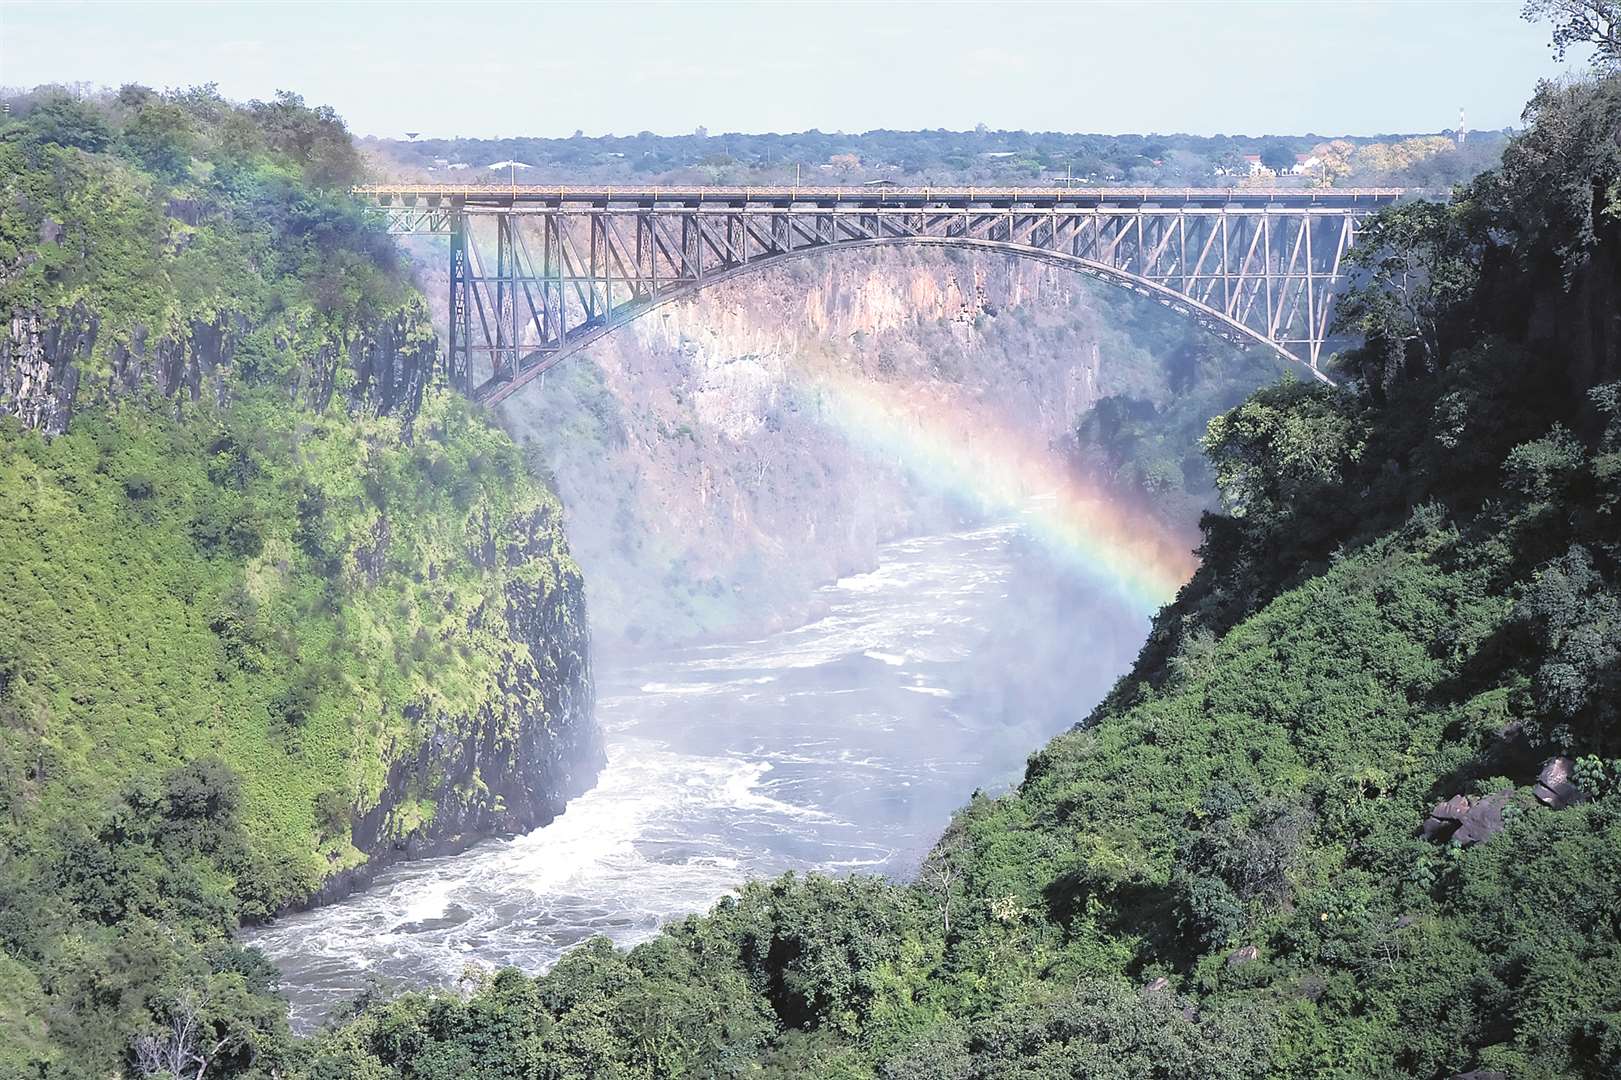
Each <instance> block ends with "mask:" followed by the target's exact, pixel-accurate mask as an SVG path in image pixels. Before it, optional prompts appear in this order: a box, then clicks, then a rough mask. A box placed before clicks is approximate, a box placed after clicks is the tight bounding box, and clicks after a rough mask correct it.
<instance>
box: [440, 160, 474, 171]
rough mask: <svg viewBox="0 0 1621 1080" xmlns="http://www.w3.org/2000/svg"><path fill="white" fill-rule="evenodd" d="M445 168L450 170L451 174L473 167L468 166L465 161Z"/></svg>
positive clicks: (454, 162) (453, 163)
mask: <svg viewBox="0 0 1621 1080" xmlns="http://www.w3.org/2000/svg"><path fill="white" fill-rule="evenodd" d="M445 168H447V169H449V170H450V171H451V172H457V171H459V170H461V169H471V168H472V166H471V165H469V164H467V162H465V161H453V162H451V163H450V164H449V165H446V166H445Z"/></svg>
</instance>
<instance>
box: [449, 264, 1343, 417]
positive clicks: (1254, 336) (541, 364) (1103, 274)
mask: <svg viewBox="0 0 1621 1080" xmlns="http://www.w3.org/2000/svg"><path fill="white" fill-rule="evenodd" d="M880 246H909V247H939V248H958V249H967V250H976V251H993V252H999V253H1002V254H1006V255H1015V256H1019V257H1021V258H1028V259H1033V260H1035V261H1037V262H1042V263H1046V264H1047V265H1049V266H1058V267H1062V268H1063V269H1066V270H1071V271H1075V272H1078V273H1081V274H1085V275H1087V276H1089V277H1092V278H1094V279H1096V280H1099V281H1104V282H1107V283H1109V284H1111V285H1114V286H1116V287H1119V288H1124V289H1128V290H1130V291H1132V292H1134V293H1136V294H1138V295H1140V296H1144V297H1147V298H1148V299H1151V300H1154V301H1156V302H1158V303H1160V304H1163V305H1164V306H1166V307H1168V308H1170V309H1172V310H1173V311H1175V312H1177V313H1178V314H1180V315H1184V316H1186V317H1189V318H1192V319H1193V320H1194V321H1195V322H1197V323H1199V324H1200V325H1202V326H1204V327H1205V328H1206V329H1208V330H1210V331H1212V332H1213V333H1215V334H1217V335H1218V336H1220V337H1222V338H1223V339H1225V340H1228V341H1232V342H1235V343H1239V344H1244V345H1255V346H1259V347H1261V348H1263V349H1267V350H1269V351H1270V352H1272V353H1274V354H1275V355H1277V356H1278V357H1279V358H1281V359H1282V360H1284V361H1286V362H1287V363H1288V364H1290V365H1291V366H1293V367H1295V368H1300V369H1304V371H1305V372H1306V373H1307V374H1309V375H1310V376H1311V377H1312V378H1315V379H1317V380H1319V381H1321V382H1325V383H1331V381H1332V380H1330V379H1329V378H1328V376H1326V375H1324V374H1323V373H1322V372H1321V371H1318V370H1317V369H1316V368H1315V367H1312V366H1311V365H1309V364H1308V363H1306V362H1305V361H1303V360H1302V359H1301V358H1300V357H1298V356H1296V355H1294V354H1293V353H1291V352H1289V351H1288V350H1287V349H1285V348H1283V347H1282V346H1281V345H1279V344H1278V343H1277V342H1276V341H1272V340H1270V339H1268V338H1266V337H1264V336H1262V335H1261V334H1260V333H1259V332H1257V331H1256V330H1254V329H1253V328H1251V327H1249V326H1245V325H1244V324H1243V323H1241V322H1238V321H1237V320H1235V319H1233V318H1231V317H1229V316H1228V315H1226V314H1225V313H1223V312H1221V311H1218V310H1216V309H1215V308H1212V307H1210V306H1208V305H1206V304H1203V303H1201V302H1200V301H1198V300H1195V299H1193V298H1191V297H1188V296H1184V295H1182V294H1181V293H1178V292H1176V291H1174V290H1173V289H1170V288H1167V287H1166V286H1165V285H1163V284H1161V283H1159V282H1156V281H1152V280H1149V279H1148V278H1144V277H1140V276H1138V275H1136V274H1132V273H1130V272H1128V271H1125V270H1121V269H1119V268H1117V267H1110V266H1106V265H1104V264H1102V263H1098V262H1094V261H1092V260H1090V259H1085V258H1081V257H1080V256H1076V255H1068V254H1065V253H1063V252H1056V251H1045V250H1042V249H1040V248H1033V247H1028V246H1025V245H1022V244H1009V243H1002V242H998V241H994V240H976V239H972V238H966V237H964V238H952V237H930V236H915V237H888V238H885V239H873V240H848V241H845V242H843V243H839V244H829V245H824V246H818V247H807V248H799V249H796V250H794V251H792V252H783V253H781V254H776V255H771V256H768V257H766V258H761V259H756V260H754V261H752V262H748V263H741V264H738V265H736V266H732V267H729V268H727V269H725V270H722V271H718V272H716V273H714V274H711V275H709V276H706V277H704V278H701V279H698V280H694V281H692V282H689V283H687V284H684V285H682V286H678V287H676V288H672V289H668V290H665V291H663V292H661V293H660V294H659V295H657V296H655V297H652V298H650V299H648V300H646V301H643V302H641V303H638V304H635V305H626V306H625V307H621V308H617V309H615V311H614V312H613V313H612V314H611V315H610V316H609V317H607V318H606V319H604V320H603V321H601V322H598V323H595V324H592V325H588V326H582V327H580V328H579V330H578V331H577V332H576V333H574V334H571V335H570V336H569V338H568V339H567V340H566V341H565V342H564V343H563V345H562V347H561V348H559V349H557V350H555V351H553V352H550V353H547V354H546V355H545V356H544V357H543V358H540V359H538V360H537V361H536V362H534V363H532V364H530V365H528V366H521V367H520V370H519V371H518V372H517V373H516V374H515V375H514V376H513V377H511V378H508V379H502V380H499V381H497V380H494V379H491V380H489V381H487V382H485V383H483V384H480V385H478V386H475V387H473V396H474V398H475V399H476V400H478V401H479V402H481V403H483V404H486V405H495V404H497V403H499V402H500V401H502V400H504V399H505V398H507V397H509V396H511V395H512V394H513V393H515V392H516V391H517V390H518V389H520V388H521V387H523V386H524V385H525V384H527V383H529V382H531V381H532V380H534V379H536V378H538V377H539V376H541V375H543V374H545V373H546V372H547V371H550V370H551V369H552V368H554V367H556V366H558V365H559V364H561V363H563V362H564V361H566V360H568V359H570V358H571V357H574V356H576V355H578V354H579V353H581V352H583V351H585V350H586V349H587V348H589V347H590V346H591V345H592V344H594V343H595V342H597V341H600V340H601V339H602V338H604V337H606V336H608V335H609V334H611V333H613V332H614V331H615V330H619V329H622V328H623V327H625V326H628V325H630V324H631V323H633V322H635V321H636V320H637V319H640V318H641V317H642V316H644V315H648V314H651V313H652V312H654V311H657V310H658V309H659V308H662V307H664V306H665V305H667V304H672V303H678V302H681V301H684V300H690V299H692V298H693V297H695V296H697V295H698V294H699V293H701V292H703V291H704V290H706V289H708V288H710V287H711V286H715V285H721V284H724V283H726V282H728V281H732V280H735V279H736V278H739V277H744V276H747V275H748V274H750V273H755V272H758V271H763V270H769V269H771V268H772V267H775V266H781V265H783V264H784V263H785V262H788V261H790V260H799V259H803V258H807V257H810V256H813V255H821V254H824V253H827V252H829V251H846V250H850V249H855V248H864V247H880Z"/></svg>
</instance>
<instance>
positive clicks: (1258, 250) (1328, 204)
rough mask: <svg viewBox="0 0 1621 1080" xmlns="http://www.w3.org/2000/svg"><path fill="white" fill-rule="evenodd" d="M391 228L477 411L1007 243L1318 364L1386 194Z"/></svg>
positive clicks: (618, 212) (614, 203)
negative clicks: (859, 277)
mask: <svg viewBox="0 0 1621 1080" xmlns="http://www.w3.org/2000/svg"><path fill="white" fill-rule="evenodd" d="M357 191H358V193H359V194H361V195H363V196H365V197H367V198H368V199H369V200H370V201H371V204H372V206H373V207H374V209H375V212H377V213H379V214H381V215H382V216H383V217H384V218H385V219H386V221H387V224H388V227H389V230H390V231H391V232H395V233H401V234H407V233H428V234H443V235H447V236H448V237H449V238H450V255H449V259H450V335H449V338H450V339H449V347H448V353H447V366H448V373H449V377H450V379H451V381H452V382H453V383H454V384H455V385H457V386H458V387H460V388H462V389H463V390H464V391H466V392H467V393H468V394H470V395H471V396H473V397H474V398H475V399H477V400H479V401H483V402H486V403H489V404H493V403H495V402H497V401H499V400H500V399H502V398H504V397H506V396H507V395H508V394H510V393H512V392H513V391H514V390H515V389H517V388H518V387H519V386H521V385H523V384H524V383H526V382H528V381H530V380H531V379H533V378H535V377H537V376H539V375H540V374H542V373H543V372H545V371H546V370H548V369H549V368H551V367H553V366H555V365H556V364H558V363H561V362H562V361H563V360H565V359H567V358H568V357H569V356H572V355H573V354H574V353H576V352H578V351H580V350H581V349H582V348H584V347H585V346H587V345H588V344H590V343H591V342H592V341H594V340H596V339H597V338H598V337H601V336H602V335H603V334H606V333H607V332H609V331H611V330H613V329H614V328H616V327H618V326H621V325H623V324H625V323H627V322H629V321H630V320H632V319H634V318H636V317H637V316H639V315H642V314H644V313H646V312H647V311H649V310H651V309H652V308H654V307H657V306H658V305H660V304H662V303H665V302H667V301H670V300H674V299H679V298H682V297H687V296H691V295H692V294H693V293H695V292H696V291H697V290H698V289H701V288H703V287H705V286H707V285H710V284H714V283H716V282H719V281H722V280H724V279H726V278H729V277H733V276H735V275H737V274H740V273H744V272H746V271H748V270H749V269H751V268H754V267H759V266H764V265H769V264H772V263H776V262H780V261H782V260H785V259H789V258H797V257H800V256H803V255H808V254H811V253H813V252H817V251H822V250H826V249H830V248H847V247H860V246H870V245H876V244H922V245H938V246H953V247H966V248H981V249H987V250H996V251H1004V252H1008V253H1011V254H1016V255H1021V256H1025V257H1029V258H1035V259H1039V260H1042V261H1046V262H1048V263H1052V264H1056V265H1060V266H1065V267H1068V268H1070V269H1073V270H1077V271H1079V272H1081V273H1084V274H1089V275H1091V276H1093V277H1096V278H1098V279H1100V280H1104V281H1108V282H1111V283H1113V284H1116V285H1120V286H1123V287H1125V288H1128V289H1131V290H1132V291H1134V292H1136V293H1138V294H1140V295H1142V296H1146V297H1149V298H1151V299H1153V300H1156V301H1158V302H1160V303H1162V304H1165V305H1166V306H1168V307H1170V308H1172V309H1173V310H1175V311H1177V312H1179V313H1180V314H1183V315H1185V316H1187V317H1189V318H1192V319H1194V320H1196V321H1198V322H1200V323H1201V324H1203V325H1205V326H1207V327H1208V328H1210V329H1211V330H1212V331H1214V332H1215V333H1217V334H1219V335H1221V336H1223V337H1225V338H1227V339H1229V340H1232V341H1235V342H1239V343H1247V344H1259V345H1261V346H1264V347H1266V348H1269V349H1272V350H1273V351H1275V352H1277V353H1279V354H1281V355H1282V356H1284V357H1286V358H1288V359H1289V360H1291V361H1296V362H1298V363H1300V364H1302V365H1304V366H1305V367H1306V368H1307V369H1308V370H1309V371H1310V372H1311V373H1312V374H1313V375H1316V376H1317V377H1318V378H1322V377H1323V376H1322V374H1321V372H1320V371H1319V369H1318V364H1319V361H1320V359H1321V353H1322V349H1323V344H1324V341H1325V339H1326V338H1327V337H1328V331H1329V326H1330V319H1331V312H1332V308H1333V302H1334V297H1335V295H1336V292H1337V290H1338V289H1339V288H1340V287H1341V286H1342V284H1343V282H1344V279H1345V271H1344V260H1345V255H1346V252H1347V251H1348V250H1349V249H1350V247H1351V245H1352V244H1353V243H1354V242H1355V239H1356V234H1357V228H1358V223H1359V222H1360V220H1361V219H1362V218H1363V217H1365V216H1366V215H1367V214H1369V213H1371V212H1373V211H1374V210H1375V209H1377V208H1378V207H1379V206H1380V205H1383V204H1386V203H1389V202H1393V201H1394V200H1395V199H1396V198H1397V197H1399V195H1400V194H1401V192H1399V191H1395V190H1390V189H1376V190H1353V191H1322V192H1312V191H1296V190H1289V191H1253V190H1248V191H1247V190H1242V189H1239V190H1233V191H1228V190H1209V189H1192V190H1180V191H1176V190H1165V189H1129V190H1127V189H1114V190H1098V189H1094V190H1092V191H1069V190H1052V189H1034V188H1011V189H997V190H991V191H987V190H985V189H971V188H965V189H950V190H941V189H908V188H888V189H878V190H873V189H868V188H853V189H852V188H827V189H816V190H809V189H760V188H736V189H723V188H694V189H646V190H627V189H616V188H555V187H554V188H538V187H515V186H514V187H459V188H450V187H437V188H436V187H431V186H384V187H367V188H360V189H357Z"/></svg>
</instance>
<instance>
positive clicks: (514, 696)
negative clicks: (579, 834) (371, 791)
mask: <svg viewBox="0 0 1621 1080" xmlns="http://www.w3.org/2000/svg"><path fill="white" fill-rule="evenodd" d="M558 517H559V515H558V514H557V511H556V509H555V508H554V507H544V508H542V509H540V510H536V511H532V512H529V513H527V514H524V515H522V516H520V517H519V518H517V519H516V520H514V521H513V522H511V523H510V524H509V525H508V526H507V527H506V528H505V529H503V530H502V531H501V532H500V534H495V533H493V532H490V531H488V529H486V531H484V532H483V534H482V535H481V536H480V537H479V543H478V545H477V546H476V547H475V548H474V549H473V550H471V551H470V552H469V553H468V557H469V560H470V561H471V562H472V563H474V564H475V565H477V566H479V567H481V568H483V569H485V570H488V571H492V572H503V573H505V574H506V579H505V582H504V585H503V587H502V590H501V596H502V598H503V601H504V602H503V603H502V605H501V607H500V609H499V611H498V612H496V613H494V614H493V615H492V614H491V613H490V612H486V611H483V610H480V611H479V612H478V614H477V615H476V620H477V621H478V622H480V623H482V622H484V621H485V620H487V619H488V621H490V622H491V623H492V624H493V626H492V627H491V629H493V631H494V633H495V634H496V635H497V636H498V637H501V638H505V639H507V640H508V641H509V643H510V644H509V646H508V647H507V648H505V649H503V650H502V654H501V659H500V671H499V674H498V675H497V677H496V683H497V685H498V686H499V688H500V692H499V694H497V695H494V696H492V697H491V698H490V699H489V700H487V701H486V702H484V703H483V704H482V705H480V706H479V707H478V708H477V709H476V710H475V711H473V712H472V713H471V714H470V715H451V714H447V713H445V712H444V711H442V710H436V711H434V712H432V713H431V721H430V720H429V714H428V713H427V712H426V710H424V709H423V708H421V707H419V706H416V705H412V706H408V707H407V710H406V711H407V712H408V713H409V714H410V715H411V717H412V718H413V720H414V721H415V722H416V723H418V724H420V725H422V731H423V737H422V738H421V740H420V742H419V743H418V744H417V745H416V746H415V747H414V748H411V749H409V750H407V751H406V752H405V753H403V754H402V755H401V756H398V757H396V758H394V760H392V762H391V763H390V765H389V768H388V773H387V778H386V781H385V782H384V784H383V787H382V790H381V792H380V794H379V795H378V797H377V801H376V803H375V804H374V805H372V806H370V807H369V808H367V809H364V810H362V811H360V812H359V813H357V815H356V816H355V818H354V821H353V827H352V839H351V842H352V843H353V845H354V846H355V847H356V848H358V849H359V850H360V851H361V852H363V853H365V855H366V857H367V858H366V861H365V862H364V863H363V864H361V865H359V866H356V867H353V868H351V869H348V870H345V871H343V872H340V873H338V874H336V875H334V876H332V877H330V878H328V879H327V880H326V882H325V883H324V884H323V885H322V887H321V889H320V890H319V891H318V892H316V893H315V894H313V895H312V896H310V897H309V898H308V899H307V901H306V902H305V904H306V905H313V904H319V903H324V902H327V901H329V900H332V899H336V898H338V897H340V896H342V895H344V894H346V893H348V892H350V891H352V890H353V889H355V888H357V887H360V886H361V885H364V884H365V883H366V882H367V881H369V880H370V879H371V878H372V877H373V876H374V875H375V874H376V873H377V872H378V871H379V870H381V869H382V868H383V867H385V866H387V865H388V864H389V863H391V862H394V861H395V860H396V859H398V858H416V857H420V856H424V855H430V854H443V853H447V852H453V851H459V850H461V849H463V848H465V847H466V846H467V845H469V844H471V843H473V842H474V841H476V840H478V839H481V838H483V837H486V836H492V835H500V834H510V833H520V832H527V831H529V830H531V829H535V828H538V827H540V826H542V825H546V824H549V823H550V822H551V821H552V820H553V819H555V818H556V817H557V815H559V814H561V813H562V812H563V810H564V808H565V806H566V805H567V803H568V800H569V799H572V798H576V797H577V796H580V795H583V794H584V793H585V792H586V791H588V790H589V789H590V788H591V786H592V784H593V783H595V781H596V776H597V773H598V772H599V771H600V770H601V768H602V765H603V763H604V761H605V757H604V754H603V748H602V742H601V738H600V732H599V729H598V728H597V725H596V716H595V691H594V686H593V682H592V677H591V638H590V630H589V626H588V622H587V619H586V611H585V589H584V582H583V580H582V578H581V575H580V572H579V570H578V568H577V567H575V566H574V565H573V564H572V562H571V561H570V560H569V559H568V557H567V553H566V549H564V548H563V547H562V546H561V545H560V544H559V539H560V534H559V525H560V522H559V521H558ZM485 525H486V526H487V525H488V522H485ZM424 804H428V805H431V806H433V808H434V809H433V812H432V815H431V817H429V818H428V819H427V820H423V818H422V814H421V810H420V808H421V807H422V806H423V805H424Z"/></svg>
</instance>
